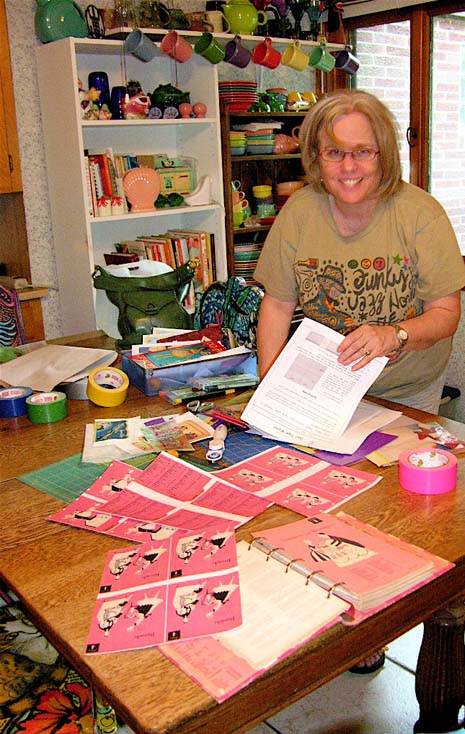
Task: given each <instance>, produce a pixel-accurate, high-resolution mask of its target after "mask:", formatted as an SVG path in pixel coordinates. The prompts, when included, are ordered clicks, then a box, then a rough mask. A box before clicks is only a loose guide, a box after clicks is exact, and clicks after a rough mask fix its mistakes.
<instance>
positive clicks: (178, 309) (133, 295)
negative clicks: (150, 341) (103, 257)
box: [92, 260, 197, 349]
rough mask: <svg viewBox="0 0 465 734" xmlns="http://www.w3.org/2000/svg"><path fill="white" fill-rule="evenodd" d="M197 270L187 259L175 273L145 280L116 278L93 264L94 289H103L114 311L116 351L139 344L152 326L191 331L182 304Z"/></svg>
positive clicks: (151, 276)
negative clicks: (116, 337)
mask: <svg viewBox="0 0 465 734" xmlns="http://www.w3.org/2000/svg"><path fill="white" fill-rule="evenodd" d="M196 267H197V263H196V261H195V260H190V261H189V262H188V263H186V264H185V265H181V266H180V267H179V268H177V269H176V270H173V271H172V272H169V273H162V274H161V275H150V276H147V277H142V278H137V277H128V278H126V277H125V278H123V277H118V276H116V275H111V274H110V273H108V272H107V271H106V270H105V269H104V268H102V267H100V265H97V266H96V267H95V270H94V272H93V273H92V279H93V281H94V287H95V288H98V289H100V290H104V291H105V293H106V294H107V297H108V300H109V301H111V303H113V304H114V305H115V306H116V307H117V309H118V312H119V313H118V330H119V333H120V334H121V337H122V338H121V339H120V340H118V341H117V342H116V346H117V348H118V349H130V348H131V346H132V345H133V344H141V343H142V336H143V334H151V333H152V329H153V327H154V326H164V327H168V328H173V329H192V317H191V316H190V315H189V314H188V312H187V311H186V309H185V308H184V306H183V305H182V304H183V302H184V301H185V299H186V296H187V294H188V292H189V286H190V283H191V281H192V278H193V277H194V273H195V270H196Z"/></svg>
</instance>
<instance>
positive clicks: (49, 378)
mask: <svg viewBox="0 0 465 734" xmlns="http://www.w3.org/2000/svg"><path fill="white" fill-rule="evenodd" d="M117 356H118V354H117V352H115V351H112V350H109V349H90V348H88V347H68V346H61V345H58V344H47V345H46V346H44V347H40V348H39V349H34V350H33V351H31V352H28V353H27V354H24V355H23V356H22V357H18V358H17V359H13V360H11V361H10V362H6V363H5V364H2V365H0V380H2V381H3V382H5V383H7V384H8V385H11V386H22V387H30V388H31V390H39V391H42V392H49V391H50V390H53V388H54V387H55V386H56V385H59V384H60V382H71V381H74V380H78V379H80V378H82V377H84V376H86V375H88V374H89V372H90V371H91V369H93V368H94V367H106V366H108V365H109V364H111V363H112V362H114V361H115V359H116V358H117Z"/></svg>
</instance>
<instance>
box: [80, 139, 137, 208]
mask: <svg viewBox="0 0 465 734" xmlns="http://www.w3.org/2000/svg"><path fill="white" fill-rule="evenodd" d="M84 155H85V159H86V166H85V168H86V170H87V169H88V170H89V176H88V181H89V184H88V200H89V213H91V214H92V215H93V216H97V201H98V200H99V199H101V198H107V199H112V198H113V197H119V198H121V199H122V202H123V206H124V211H125V212H127V211H128V208H127V202H126V197H125V195H124V188H123V179H122V176H120V175H119V172H118V170H117V167H116V164H115V156H114V154H113V150H112V148H104V149H103V150H89V149H87V150H85V152H84ZM86 178H87V174H86ZM89 188H90V191H89Z"/></svg>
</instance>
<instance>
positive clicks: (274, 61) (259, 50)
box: [252, 37, 281, 69]
mask: <svg viewBox="0 0 465 734" xmlns="http://www.w3.org/2000/svg"><path fill="white" fill-rule="evenodd" d="M252 59H253V62H254V64H260V65H261V66H267V67H268V69H276V67H277V66H279V62H280V61H281V54H280V53H279V51H276V49H275V48H273V43H272V40H271V38H268V37H267V38H265V40H264V41H262V42H261V43H259V44H258V46H255V48H254V50H253V53H252Z"/></svg>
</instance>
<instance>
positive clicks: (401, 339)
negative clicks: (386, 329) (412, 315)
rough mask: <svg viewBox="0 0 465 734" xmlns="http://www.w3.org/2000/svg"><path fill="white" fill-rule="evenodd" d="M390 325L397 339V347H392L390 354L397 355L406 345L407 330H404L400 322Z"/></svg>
mask: <svg viewBox="0 0 465 734" xmlns="http://www.w3.org/2000/svg"><path fill="white" fill-rule="evenodd" d="M392 326H393V327H394V329H395V332H396V337H397V341H398V347H397V348H396V349H393V351H392V352H390V354H392V355H397V354H400V353H401V352H402V351H403V350H404V349H405V347H406V345H407V342H408V331H406V330H405V329H404V328H403V326H401V325H400V324H392Z"/></svg>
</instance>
